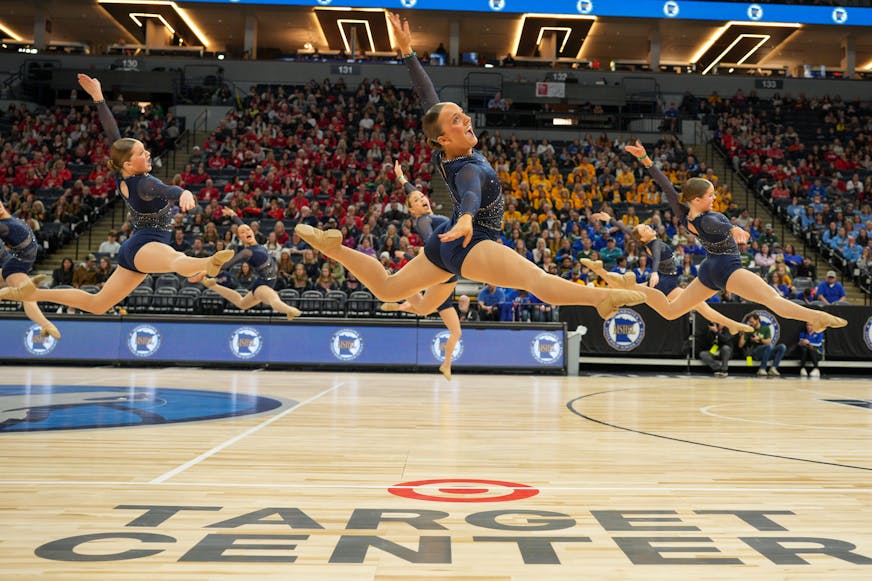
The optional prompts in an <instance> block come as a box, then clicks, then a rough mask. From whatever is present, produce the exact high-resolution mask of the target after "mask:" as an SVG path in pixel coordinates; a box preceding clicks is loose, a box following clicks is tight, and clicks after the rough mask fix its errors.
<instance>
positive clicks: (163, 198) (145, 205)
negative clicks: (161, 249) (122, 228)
mask: <svg viewBox="0 0 872 581" xmlns="http://www.w3.org/2000/svg"><path fill="white" fill-rule="evenodd" d="M97 113H98V114H99V115H100V123H102V125H103V130H104V131H105V132H106V135H107V136H108V137H109V140H110V141H112V142H115V141H117V140H119V139H121V132H119V131H118V124H117V123H116V122H115V117H114V116H113V115H112V111H110V110H109V107H108V106H107V105H106V102H105V101H103V102H100V103H98V104H97ZM116 176H117V179H118V181H119V183H120V182H122V181H123V182H124V183H125V184H126V185H127V198H125V202H126V203H127V207H128V208H129V209H130V225H131V226H132V227H133V234H132V235H131V236H130V238H128V239H127V240H125V241H124V243H123V244H122V245H121V250H120V251H119V252H118V266H120V267H122V268H126V269H127V270H132V271H133V272H140V273H141V271H139V270H137V268H136V266H135V263H134V259H135V258H136V253H137V252H139V249H140V248H142V247H143V246H145V245H146V244H148V243H149V242H161V243H163V244H167V245H169V243H170V242H171V240H172V231H173V228H172V222H173V212H172V205H171V204H170V203H169V201H170V200H173V201H178V200H179V197H181V195H182V192H184V190H183V189H182V188H180V187H179V186H168V185H166V184H165V183H163V182H162V181H160V180H159V179H157V178H156V177H154V176H152V175H151V174H142V175H135V176H130V177H128V178H124V177H122V176H121V174H120V173H117V174H116ZM119 191H120V190H119ZM116 193H117V192H116ZM122 197H123V196H122ZM141 274H145V273H141Z"/></svg>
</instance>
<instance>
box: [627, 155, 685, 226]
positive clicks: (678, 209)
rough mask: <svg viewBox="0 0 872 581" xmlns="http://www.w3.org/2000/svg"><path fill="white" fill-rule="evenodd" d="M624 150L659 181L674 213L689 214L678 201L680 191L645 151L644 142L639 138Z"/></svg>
mask: <svg viewBox="0 0 872 581" xmlns="http://www.w3.org/2000/svg"><path fill="white" fill-rule="evenodd" d="M624 151H626V152H627V153H629V154H630V155H632V156H633V157H635V158H636V159H638V160H639V163H641V164H642V165H644V166H645V167H646V168H647V169H648V173H649V174H650V175H651V177H652V178H654V181H655V182H657V185H658V186H660V190H661V191H662V192H663V193H664V195H665V196H666V200H667V201H668V202H669V207H670V208H671V209H672V215H673V216H678V217H679V218H684V216H685V215H686V214H687V209H686V208H685V207H684V205H683V204H681V202H679V201H678V192H676V191H675V186H673V185H672V182H671V181H669V178H668V177H666V175H665V174H664V173H663V172H662V171H660V170H659V169H658V168H657V166H656V165H654V162H653V161H651V158H650V157H648V152H646V151H645V147H644V146H643V145H642V143H641V142H640V141H639V140H638V139H637V140H636V144H635V145H626V146H624Z"/></svg>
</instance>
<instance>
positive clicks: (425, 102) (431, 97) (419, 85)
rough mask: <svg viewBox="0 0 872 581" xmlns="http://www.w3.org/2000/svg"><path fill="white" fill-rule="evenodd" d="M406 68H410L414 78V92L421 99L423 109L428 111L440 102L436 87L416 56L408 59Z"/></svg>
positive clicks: (410, 74) (411, 75)
mask: <svg viewBox="0 0 872 581" xmlns="http://www.w3.org/2000/svg"><path fill="white" fill-rule="evenodd" d="M406 66H407V67H409V76H410V77H411V78H412V90H413V91H415V94H416V95H418V98H419V99H421V107H423V109H424V111H426V110H427V109H429V108H430V107H432V106H433V105H435V104H436V103H438V102H439V95H437V94H436V87H434V86H433V81H431V80H430V76H429V75H428V74H427V72H426V71H425V70H424V67H423V66H422V65H421V61H419V60H418V57H416V56H415V55H412V56H410V57H407V58H406Z"/></svg>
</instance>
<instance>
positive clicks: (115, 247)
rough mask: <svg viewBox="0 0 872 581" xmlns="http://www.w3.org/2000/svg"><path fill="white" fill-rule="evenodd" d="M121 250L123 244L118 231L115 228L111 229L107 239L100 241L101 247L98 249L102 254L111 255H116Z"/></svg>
mask: <svg viewBox="0 0 872 581" xmlns="http://www.w3.org/2000/svg"><path fill="white" fill-rule="evenodd" d="M119 250H121V244H120V243H119V242H118V233H117V232H115V230H110V231H109V232H108V233H107V234H106V240H104V241H103V242H101V243H100V247H99V248H98V249H97V252H99V253H100V254H108V255H109V256H115V255H116V254H118V251H119Z"/></svg>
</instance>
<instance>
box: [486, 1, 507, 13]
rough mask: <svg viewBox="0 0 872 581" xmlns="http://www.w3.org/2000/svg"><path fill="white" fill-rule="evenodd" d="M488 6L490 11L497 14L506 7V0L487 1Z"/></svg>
mask: <svg viewBox="0 0 872 581" xmlns="http://www.w3.org/2000/svg"><path fill="white" fill-rule="evenodd" d="M488 6H490V9H491V10H494V11H496V12H499V11H500V10H502V9H503V8H505V7H506V0H489V1H488Z"/></svg>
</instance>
